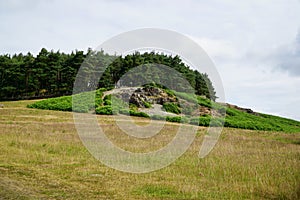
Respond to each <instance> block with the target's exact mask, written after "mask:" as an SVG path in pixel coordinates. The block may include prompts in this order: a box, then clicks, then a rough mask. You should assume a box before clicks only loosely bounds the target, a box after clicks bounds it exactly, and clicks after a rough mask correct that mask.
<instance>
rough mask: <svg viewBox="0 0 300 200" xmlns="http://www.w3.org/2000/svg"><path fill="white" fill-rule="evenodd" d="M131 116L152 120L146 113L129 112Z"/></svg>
mask: <svg viewBox="0 0 300 200" xmlns="http://www.w3.org/2000/svg"><path fill="white" fill-rule="evenodd" d="M129 114H130V115H131V116H136V117H146V118H150V116H149V115H148V114H147V113H144V112H136V111H133V110H129Z"/></svg>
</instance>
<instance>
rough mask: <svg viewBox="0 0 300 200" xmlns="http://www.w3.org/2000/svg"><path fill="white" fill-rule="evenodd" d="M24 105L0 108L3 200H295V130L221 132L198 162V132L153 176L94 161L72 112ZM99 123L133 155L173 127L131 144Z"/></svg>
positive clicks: (298, 154) (298, 155)
mask: <svg viewBox="0 0 300 200" xmlns="http://www.w3.org/2000/svg"><path fill="white" fill-rule="evenodd" d="M29 102H30V101H19V102H2V103H1V104H4V105H5V108H4V109H0V152H1V154H0V199H2V198H3V199H82V198H85V199H299V198H300V167H299V166H300V145H299V141H300V134H299V133H295V134H286V133H282V132H264V131H250V130H240V129H229V128H225V129H224V131H223V133H222V135H221V137H220V140H219V142H218V144H217V145H216V147H215V148H214V150H213V151H212V152H211V153H210V154H209V155H208V156H207V157H205V158H204V159H199V158H198V152H199V149H200V146H201V143H202V140H203V135H204V134H205V130H206V129H205V128H201V127H199V131H198V134H197V136H196V139H195V141H194V142H193V144H192V145H191V147H190V148H189V150H188V151H187V152H186V153H185V154H184V155H183V156H182V157H180V158H179V159H178V160H177V161H176V162H174V163H172V164H171V165H170V166H168V167H166V168H163V169H161V170H158V171H155V172H152V173H147V174H130V173H125V172H119V171H116V170H114V169H110V168H108V167H106V166H105V165H103V164H101V163H100V162H99V161H97V160H96V159H94V158H93V157H92V156H91V154H90V153H89V152H88V151H87V150H86V148H85V147H84V146H83V144H82V143H81V141H80V139H79V137H78V135H77V133H76V129H75V126H74V123H73V118H72V113H67V112H57V111H46V110H34V109H27V108H26V105H27V104H28V103H29ZM98 119H99V122H100V124H102V126H103V128H104V129H105V131H106V134H107V136H108V137H109V138H110V139H111V140H112V141H113V142H114V143H115V144H116V145H118V146H120V147H122V148H124V149H127V150H130V151H135V152H143V151H146V152H147V151H151V150H154V149H158V148H160V147H162V146H164V145H165V144H167V143H168V142H169V141H170V140H171V138H172V137H173V136H174V132H175V131H176V129H177V126H178V124H171V123H168V124H167V125H166V126H165V127H164V128H163V130H162V132H161V133H159V134H157V135H156V136H154V137H153V138H149V139H134V138H132V137H130V136H127V135H125V134H124V133H121V131H120V130H119V128H118V127H117V126H116V125H115V124H114V122H113V118H112V117H107V116H99V117H98ZM134 119H135V120H136V123H138V124H144V123H145V124H147V123H148V122H147V121H145V119H140V118H134ZM158 123H159V122H158Z"/></svg>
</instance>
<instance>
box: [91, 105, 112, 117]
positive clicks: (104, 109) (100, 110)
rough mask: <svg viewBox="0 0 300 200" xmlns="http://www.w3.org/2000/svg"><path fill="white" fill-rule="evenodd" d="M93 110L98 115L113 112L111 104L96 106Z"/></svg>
mask: <svg viewBox="0 0 300 200" xmlns="http://www.w3.org/2000/svg"><path fill="white" fill-rule="evenodd" d="M95 111H96V114H99V115H112V114H113V112H112V108H111V106H101V107H98V108H96V110H95Z"/></svg>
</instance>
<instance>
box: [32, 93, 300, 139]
mask: <svg viewBox="0 0 300 200" xmlns="http://www.w3.org/2000/svg"><path fill="white" fill-rule="evenodd" d="M163 92H164V93H165V94H164V95H163V96H166V94H167V95H169V96H174V97H175V98H181V99H183V100H184V101H189V102H195V101H196V104H198V106H199V107H198V108H196V109H200V110H201V109H202V110H203V109H204V110H205V109H206V110H207V111H208V112H209V113H208V114H207V113H201V112H200V116H199V115H197V116H195V115H180V112H181V110H182V109H183V108H182V107H183V106H181V105H180V104H179V103H178V102H169V103H164V104H163V105H162V106H163V108H164V110H165V111H167V112H170V113H175V114H177V115H176V116H174V115H172V116H167V117H163V116H159V115H154V116H149V115H148V114H147V113H145V112H141V109H139V108H138V106H137V105H134V104H130V105H124V103H123V101H122V100H120V99H118V98H116V97H115V96H112V95H106V96H105V97H104V93H105V89H99V90H97V91H96V92H93V91H92V92H85V93H81V94H77V95H75V96H74V97H73V101H74V103H75V104H76V108H74V111H75V112H86V113H87V112H90V111H91V110H92V109H93V108H94V109H95V112H96V114H102V115H112V114H113V110H114V111H115V112H116V113H115V114H117V113H120V114H130V115H132V116H139V117H146V118H149V117H151V118H152V119H156V120H167V121H170V122H179V123H189V124H195V125H199V126H209V125H212V126H214V125H216V126H219V125H221V124H222V123H224V126H225V127H232V128H241V129H250V130H265V131H283V132H291V133H292V132H300V122H298V121H295V120H292V119H286V118H282V117H278V116H273V115H267V114H263V113H257V112H253V111H251V110H250V109H242V108H239V107H237V106H232V105H229V106H225V105H223V104H219V103H216V102H213V101H211V100H209V99H206V98H204V97H201V96H191V95H188V94H185V93H180V92H176V91H170V90H166V89H164V90H163ZM94 95H95V97H94ZM112 98H113V99H112ZM94 99H95V101H94ZM112 101H113V102H114V104H113V105H112V103H111V102H112ZM143 104H144V107H145V108H148V109H150V108H151V107H152V105H151V103H149V102H143ZM112 106H115V107H114V108H113V107H112ZM28 107H29V108H38V109H46V110H59V111H72V96H64V97H58V98H50V99H45V100H42V101H37V102H35V103H33V104H29V105H28ZM212 109H214V110H216V111H217V112H226V115H225V116H226V117H225V119H222V118H221V117H219V118H218V117H216V118H213V119H212V117H211V112H212ZM143 110H145V109H143ZM146 110H147V109H146ZM249 110H250V111H251V112H247V111H249ZM211 120H212V121H211Z"/></svg>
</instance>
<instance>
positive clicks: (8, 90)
mask: <svg viewBox="0 0 300 200" xmlns="http://www.w3.org/2000/svg"><path fill="white" fill-rule="evenodd" d="M153 63H154V64H156V65H157V64H161V65H165V66H169V67H171V68H172V69H175V70H176V71H178V72H179V73H181V74H182V76H183V77H185V79H186V80H187V81H188V82H189V84H190V85H191V86H192V87H193V88H194V90H195V93H196V94H198V95H202V96H205V97H207V98H210V99H212V100H215V99H216V93H215V90H214V87H213V85H212V82H211V81H210V79H209V77H208V75H207V74H205V73H200V72H198V71H196V70H192V69H190V68H189V66H187V65H186V64H185V63H184V62H183V61H182V60H181V59H180V57H179V56H172V55H165V54H162V53H155V52H149V53H148V52H146V53H143V54H141V53H139V52H135V53H133V54H131V55H126V56H117V55H108V54H106V53H105V52H104V51H102V50H101V51H93V50H92V49H88V51H87V53H84V51H78V50H76V51H73V52H71V53H70V54H66V53H62V52H60V51H53V50H51V51H48V50H47V49H45V48H42V49H41V50H40V52H39V53H38V54H37V55H36V56H33V55H32V54H31V53H27V54H25V55H24V54H22V53H20V54H15V55H12V56H11V55H8V54H6V55H0V100H18V99H32V98H45V97H54V96H64V95H70V94H72V92H73V86H74V81H75V79H76V76H77V80H80V84H81V85H82V87H80V88H81V89H82V90H83V91H87V90H92V89H97V88H108V89H111V88H113V87H115V85H116V84H117V82H118V81H119V80H120V78H122V76H123V75H124V74H126V73H127V72H128V71H129V70H131V69H133V68H134V67H137V66H140V65H145V64H153ZM106 66H108V67H106ZM80 67H81V71H80V73H79V74H78V75H77V73H78V70H79V69H80ZM150 73H154V74H155V70H154V71H151V72H150ZM100 75H101V78H100V80H99V77H100ZM146 75H147V73H144V72H141V75H140V76H146ZM148 75H149V74H148ZM133 78H135V79H136V77H133ZM78 92H80V91H78Z"/></svg>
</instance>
